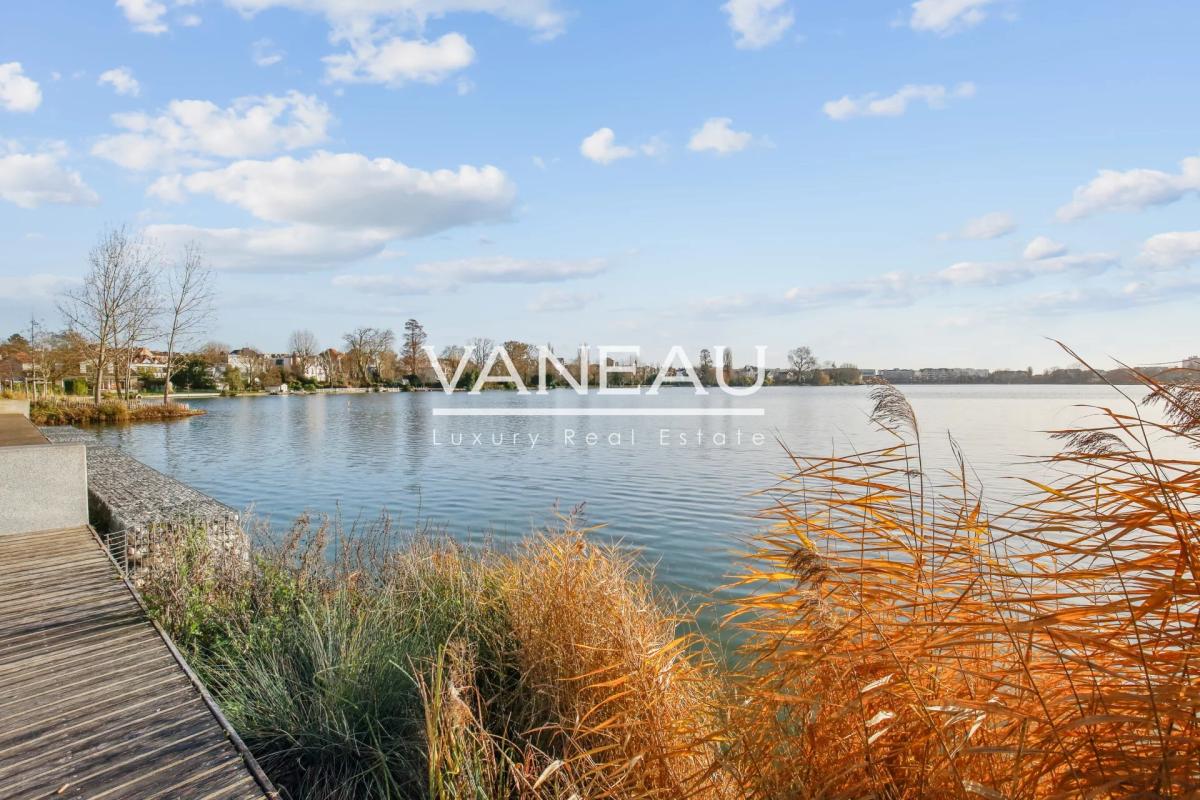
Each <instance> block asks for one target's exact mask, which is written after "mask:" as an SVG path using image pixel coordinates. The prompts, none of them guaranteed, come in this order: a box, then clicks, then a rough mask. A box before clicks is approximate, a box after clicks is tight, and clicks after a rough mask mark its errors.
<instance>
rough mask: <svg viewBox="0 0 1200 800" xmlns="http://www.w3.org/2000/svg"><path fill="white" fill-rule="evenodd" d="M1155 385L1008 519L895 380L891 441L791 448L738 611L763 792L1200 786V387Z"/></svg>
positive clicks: (750, 784) (742, 769) (881, 406)
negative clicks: (991, 507) (937, 464)
mask: <svg viewBox="0 0 1200 800" xmlns="http://www.w3.org/2000/svg"><path fill="white" fill-rule="evenodd" d="M1145 381H1146V383H1147V385H1148V387H1149V389H1150V395H1149V397H1148V398H1147V402H1148V403H1151V404H1153V405H1154V406H1155V407H1156V408H1155V414H1154V417H1155V419H1156V420H1157V421H1152V420H1150V419H1147V418H1145V417H1144V416H1143V414H1142V413H1141V411H1140V409H1139V407H1138V405H1137V404H1136V403H1134V404H1132V405H1131V410H1130V411H1128V412H1126V413H1119V412H1115V411H1110V410H1101V413H1102V414H1103V418H1104V423H1103V424H1101V425H1100V426H1099V427H1097V428H1095V429H1092V430H1085V431H1070V432H1063V433H1061V434H1060V438H1062V439H1064V440H1065V441H1066V442H1067V449H1066V451H1065V452H1063V453H1062V454H1061V455H1059V456H1057V457H1055V458H1054V459H1053V460H1052V464H1053V466H1054V467H1055V468H1056V471H1057V472H1059V473H1060V474H1062V475H1065V477H1063V478H1061V479H1060V480H1057V481H1056V482H1054V484H1053V485H1046V484H1036V483H1033V484H1031V487H1032V489H1033V497H1032V499H1030V500H1028V501H1027V502H1024V503H1022V504H1021V505H1020V506H1019V507H1017V508H1013V509H1009V510H1007V511H1006V512H1005V513H1003V514H1001V515H999V516H997V517H994V518H993V517H989V516H988V514H987V512H986V511H985V510H984V507H983V505H982V503H981V502H980V500H979V497H978V493H977V492H975V491H972V489H971V488H970V485H969V482H968V481H967V480H966V477H965V476H966V471H965V469H964V470H962V471H961V472H960V474H959V475H958V476H957V477H956V479H954V480H951V481H948V482H946V483H948V484H949V485H935V482H934V481H933V480H932V479H931V478H930V476H929V475H927V474H926V472H925V470H924V466H923V465H922V463H921V458H920V434H919V431H918V428H917V424H916V419H915V417H914V415H913V414H912V410H911V408H910V407H909V406H908V404H907V402H905V400H904V398H903V396H902V395H900V393H899V392H898V391H896V390H895V389H894V388H892V387H890V386H884V387H879V388H878V389H876V390H875V392H874V399H875V400H876V416H875V419H876V421H877V422H879V423H880V424H881V425H882V426H883V427H884V428H886V429H887V430H889V431H891V432H892V433H893V434H895V436H896V443H895V444H894V445H893V446H891V447H887V448H884V449H880V450H875V451H871V452H865V453H859V454H856V455H853V456H848V457H842V458H836V457H834V458H822V459H807V458H795V459H794V461H795V465H796V474H795V475H794V476H792V477H790V478H789V479H787V480H786V481H784V482H783V483H782V484H780V485H779V486H778V487H776V488H774V489H772V490H770V491H769V492H768V495H769V496H770V497H771V499H772V505H771V507H770V508H769V509H768V510H767V511H766V512H765V516H766V517H767V518H769V519H771V520H772V521H773V525H772V527H771V529H770V531H769V532H768V533H766V534H764V535H763V536H761V537H760V538H759V539H758V540H757V542H756V544H757V551H756V552H755V553H754V554H753V556H752V558H751V560H750V565H751V566H750V569H749V570H748V571H747V573H746V574H745V575H743V576H741V577H740V579H739V581H738V583H739V585H740V586H741V587H742V588H743V589H745V590H747V591H748V592H749V594H748V596H747V597H746V598H745V599H742V600H740V601H738V602H737V603H736V605H735V608H734V609H733V611H732V612H731V613H730V618H731V619H732V620H733V621H734V623H735V624H736V625H737V626H738V627H739V630H740V631H741V633H742V634H743V637H744V638H743V641H744V644H743V646H742V653H743V655H744V656H745V661H746V663H745V664H744V665H743V672H742V676H741V677H742V680H743V687H742V689H743V692H744V694H745V697H744V698H743V702H741V703H739V704H738V705H736V706H735V708H734V709H733V710H732V711H731V714H730V730H731V731H733V732H736V741H735V743H734V745H733V746H732V750H731V753H730V765H731V767H730V768H731V769H732V770H734V771H736V772H737V774H738V775H739V777H740V779H741V781H742V783H743V787H744V788H743V791H744V794H745V795H746V796H748V797H760V798H860V797H879V798H959V797H961V798H980V797H982V798H1051V797H1054V798H1057V797H1062V798H1084V797H1086V798H1108V797H1146V798H1151V797H1154V798H1157V797H1166V798H1175V797H1178V798H1184V797H1196V796H1200V794H1198V793H1200V673H1198V668H1200V628H1198V627H1197V625H1198V622H1200V573H1198V571H1197V570H1198V567H1200V461H1197V460H1195V459H1194V458H1193V457H1191V452H1192V451H1191V448H1194V447H1196V446H1197V445H1200V385H1197V384H1194V383H1193V384H1175V385H1162V384H1159V383H1157V382H1155V381H1154V380H1152V379H1149V378H1146V379H1145ZM1164 411H1165V413H1163V412H1164ZM1161 448H1171V449H1172V450H1173V451H1174V450H1178V451H1181V452H1182V453H1183V454H1184V455H1183V456H1178V455H1177V456H1174V457H1168V456H1167V455H1164V454H1163V453H1161V452H1160V449H1161Z"/></svg>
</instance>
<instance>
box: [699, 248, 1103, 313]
mask: <svg viewBox="0 0 1200 800" xmlns="http://www.w3.org/2000/svg"><path fill="white" fill-rule="evenodd" d="M1118 264H1119V261H1118V259H1117V257H1116V256H1115V255H1113V254H1111V253H1085V254H1082V255H1078V256H1062V257H1058V258H1047V259H1043V260H1041V261H963V262H959V263H957V264H952V265H951V266H949V267H947V268H945V269H942V270H938V271H936V272H927V273H922V274H916V275H913V274H908V273H903V272H888V273H885V274H883V275H878V276H874V277H869V278H863V279H860V280H853V281H841V282H836V283H827V284H815V285H812V284H810V285H805V286H797V287H793V288H791V289H788V290H786V291H784V292H783V293H782V294H780V293H773V294H770V295H766V294H763V295H748V294H737V295H729V296H723V297H714V298H709V299H707V300H704V301H702V302H701V303H700V304H699V305H698V309H699V310H701V311H706V312H709V313H716V314H732V313H741V314H744V313H745V312H747V311H761V312H763V313H776V314H778V313H792V312H796V311H804V310H811V309H818V308H832V307H836V308H843V307H846V306H852V305H854V306H865V307H870V308H880V307H897V306H906V305H911V304H912V303H914V302H916V301H917V300H918V299H920V298H922V297H926V296H928V295H930V294H934V293H937V292H946V291H952V290H963V289H971V288H977V287H996V286H1010V285H1014V284H1020V283H1027V282H1030V281H1034V280H1038V279H1041V278H1044V277H1047V276H1056V275H1057V276H1063V275H1077V276H1094V275H1100V274H1102V273H1105V272H1107V271H1109V270H1111V269H1113V268H1114V267H1116V266H1117V265H1118Z"/></svg>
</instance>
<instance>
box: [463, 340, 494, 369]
mask: <svg viewBox="0 0 1200 800" xmlns="http://www.w3.org/2000/svg"><path fill="white" fill-rule="evenodd" d="M495 348H496V343H495V342H493V341H492V340H491V339H488V338H486V337H483V336H476V337H475V338H474V339H471V340H470V341H469V342H467V353H469V354H470V356H471V363H472V364H474V365H475V368H476V369H483V365H484V363H486V362H487V359H488V356H489V355H491V353H492V350H494V349H495Z"/></svg>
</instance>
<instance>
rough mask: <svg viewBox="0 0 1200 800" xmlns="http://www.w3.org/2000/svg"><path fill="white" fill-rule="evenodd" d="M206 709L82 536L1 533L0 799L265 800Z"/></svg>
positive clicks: (257, 778) (258, 778)
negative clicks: (247, 799)
mask: <svg viewBox="0 0 1200 800" xmlns="http://www.w3.org/2000/svg"><path fill="white" fill-rule="evenodd" d="M205 698H206V695H204V694H203V693H202V691H201V690H200V689H199V688H198V687H197V686H196V685H195V684H194V682H193V678H192V676H191V675H190V673H189V672H188V670H187V669H186V666H185V665H183V664H182V662H181V661H179V660H178V659H177V654H176V653H174V652H173V651H172V650H171V648H170V646H169V645H168V644H167V642H166V641H164V639H163V638H162V637H161V636H160V635H159V632H158V630H157V629H156V628H155V627H154V626H153V624H151V623H150V621H149V620H148V619H147V618H146V616H145V613H144V610H143V608H142V606H141V605H140V604H139V601H137V600H136V599H135V597H134V595H133V594H132V593H131V592H130V590H129V588H128V586H127V585H126V583H125V582H124V581H123V580H122V579H121V578H120V575H119V574H118V573H117V570H116V568H115V567H114V566H113V564H112V562H111V561H110V560H109V558H108V556H107V554H106V553H105V551H104V549H103V547H102V546H101V545H100V544H99V543H98V542H97V541H96V539H95V538H94V536H93V535H92V534H91V532H90V531H88V530H87V529H86V528H77V529H68V530H61V531H45V532H41V533H36V534H17V535H11V536H0V797H4V798H10V797H11V798H20V797H30V798H33V797H38V798H46V797H64V798H66V797H81V798H82V797H86V798H127V797H129V798H132V797H137V798H150V797H164V798H165V797H170V798H210V799H212V800H215V799H216V798H230V800H241V798H260V799H261V798H264V797H273V796H274V795H273V793H271V792H272V790H271V789H270V785H269V784H268V783H266V780H265V778H263V777H262V775H261V772H260V771H258V769H257V765H254V764H253V762H252V760H249V759H248V758H245V757H243V753H244V752H245V751H244V749H242V750H239V749H238V748H237V747H235V742H238V743H239V744H240V742H239V740H237V737H236V735H232V734H230V733H229V732H228V731H227V729H226V728H225V727H223V720H222V719H220V716H219V714H216V713H214V711H213V710H212V708H210V706H209V705H208V703H207V702H206V699H205ZM231 737H232V738H231Z"/></svg>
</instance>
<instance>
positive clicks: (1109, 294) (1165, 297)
mask: <svg viewBox="0 0 1200 800" xmlns="http://www.w3.org/2000/svg"><path fill="white" fill-rule="evenodd" d="M1197 294H1200V281H1197V280H1194V279H1188V278H1185V279H1182V280H1168V281H1162V282H1159V281H1145V280H1139V281H1130V282H1128V283H1125V284H1123V285H1121V286H1118V287H1104V286H1101V287H1087V288H1080V287H1073V288H1070V289H1063V290H1059V291H1053V292H1045V293H1042V294H1038V295H1034V296H1033V297H1029V298H1025V299H1023V300H1022V301H1021V305H1020V307H1021V308H1022V309H1025V310H1033V311H1038V312H1041V313H1044V314H1070V313H1087V312H1105V311H1128V310H1129V309H1131V308H1134V307H1141V306H1150V305H1159V304H1163V303H1172V302H1179V301H1190V300H1191V298H1192V297H1193V296H1195V295H1197Z"/></svg>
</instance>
